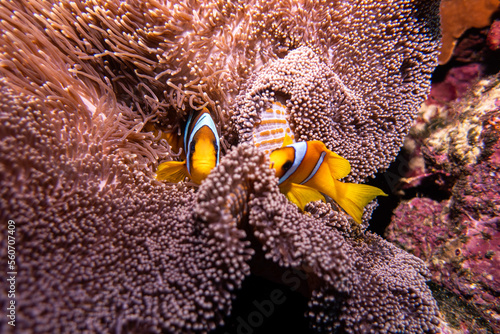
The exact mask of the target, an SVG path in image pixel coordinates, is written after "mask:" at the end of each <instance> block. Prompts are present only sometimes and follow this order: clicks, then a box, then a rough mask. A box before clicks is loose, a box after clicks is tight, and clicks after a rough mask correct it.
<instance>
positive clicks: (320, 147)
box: [269, 138, 387, 224]
mask: <svg viewBox="0 0 500 334" xmlns="http://www.w3.org/2000/svg"><path fill="white" fill-rule="evenodd" d="M291 142H292V141H291V139H290V138H287V139H285V143H283V147H281V148H278V149H276V150H274V151H273V152H271V155H270V156H269V159H270V160H271V165H270V167H271V168H272V169H274V170H275V172H276V176H277V177H279V182H278V185H279V188H280V191H281V192H282V193H284V194H285V196H286V197H287V198H288V199H289V200H290V201H291V202H293V203H295V204H296V205H297V206H298V207H299V208H300V209H301V210H304V207H305V206H306V204H307V203H309V202H312V201H317V200H323V201H325V197H324V196H323V195H322V193H323V194H325V195H327V196H329V197H331V198H332V199H333V200H334V201H335V202H336V203H337V204H338V205H340V207H341V208H342V209H343V210H344V211H345V212H347V214H348V215H350V216H351V217H352V218H354V220H355V221H356V222H357V223H358V224H361V217H362V215H363V210H364V207H365V206H366V205H367V204H368V203H369V202H371V201H372V200H373V199H374V198H375V197H377V196H387V194H385V193H384V192H383V191H382V190H380V189H379V188H376V187H373V186H369V185H366V184H357V183H344V182H340V181H338V180H339V179H341V178H343V177H345V176H347V175H348V174H349V173H350V172H351V165H350V164H349V161H347V160H346V159H344V158H342V157H341V156H340V155H338V154H335V153H333V152H332V151H330V150H328V149H327V148H326V146H325V144H323V143H322V142H320V141H317V140H315V141H301V142H297V143H291Z"/></svg>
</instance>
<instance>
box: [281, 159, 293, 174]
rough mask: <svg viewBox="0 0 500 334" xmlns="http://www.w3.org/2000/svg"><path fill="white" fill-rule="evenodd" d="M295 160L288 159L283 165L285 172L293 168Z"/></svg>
mask: <svg viewBox="0 0 500 334" xmlns="http://www.w3.org/2000/svg"><path fill="white" fill-rule="evenodd" d="M292 165H293V162H292V161H291V160H287V161H286V162H285V163H284V164H283V166H282V167H281V168H282V169H283V170H284V171H285V172H286V171H287V170H289V169H290V168H292Z"/></svg>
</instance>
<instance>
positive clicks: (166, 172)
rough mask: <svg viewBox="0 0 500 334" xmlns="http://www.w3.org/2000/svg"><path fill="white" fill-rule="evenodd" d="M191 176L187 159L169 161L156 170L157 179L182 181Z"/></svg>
mask: <svg viewBox="0 0 500 334" xmlns="http://www.w3.org/2000/svg"><path fill="white" fill-rule="evenodd" d="M186 177H189V174H188V171H187V168H186V162H185V161H167V162H164V163H161V164H160V165H159V166H158V169H157V170H156V179H157V180H160V181H167V182H175V183H176V182H180V181H183V180H184V178H186Z"/></svg>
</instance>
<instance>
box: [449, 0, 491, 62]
mask: <svg viewBox="0 0 500 334" xmlns="http://www.w3.org/2000/svg"><path fill="white" fill-rule="evenodd" d="M498 9H499V4H498V1H496V0H479V1H467V0H443V1H442V2H441V27H442V31H443V40H442V45H441V50H440V51H441V52H440V55H439V63H440V64H445V63H446V62H447V61H448V60H450V58H451V56H452V54H453V49H454V47H455V44H456V43H457V39H458V38H459V37H460V36H461V35H462V34H463V33H464V32H465V31H466V30H467V29H469V28H483V27H486V26H488V25H490V24H491V18H492V16H493V13H494V12H495V11H497V10H498Z"/></svg>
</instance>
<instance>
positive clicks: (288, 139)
mask: <svg viewBox="0 0 500 334" xmlns="http://www.w3.org/2000/svg"><path fill="white" fill-rule="evenodd" d="M292 144H293V139H292V138H291V137H290V136H289V135H288V133H285V139H283V145H281V147H285V146H288V145H292Z"/></svg>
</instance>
